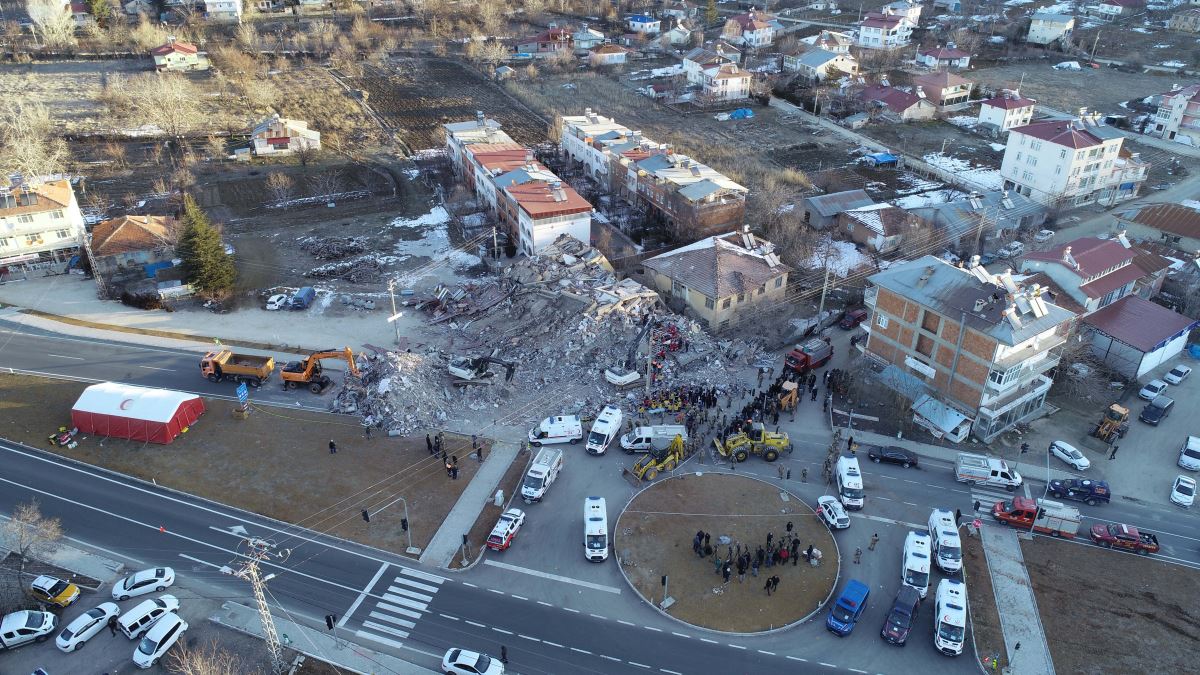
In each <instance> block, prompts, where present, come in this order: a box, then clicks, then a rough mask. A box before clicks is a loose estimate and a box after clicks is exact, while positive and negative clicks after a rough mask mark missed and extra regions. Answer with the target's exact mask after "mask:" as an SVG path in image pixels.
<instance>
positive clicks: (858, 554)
mask: <svg viewBox="0 0 1200 675" xmlns="http://www.w3.org/2000/svg"><path fill="white" fill-rule="evenodd" d="M860 562H862V549H861V548H856V549H854V564H855V565H857V564H859V563H860Z"/></svg>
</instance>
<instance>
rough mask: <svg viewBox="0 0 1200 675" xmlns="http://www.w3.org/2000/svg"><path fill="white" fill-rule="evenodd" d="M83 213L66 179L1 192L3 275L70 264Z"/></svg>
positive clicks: (0, 261)
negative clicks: (25, 269)
mask: <svg viewBox="0 0 1200 675" xmlns="http://www.w3.org/2000/svg"><path fill="white" fill-rule="evenodd" d="M83 232H84V221H83V212H82V211H81V210H80V209H79V202H77V201H76V200H75V190H74V189H73V188H72V187H71V183H70V182H69V181H67V180H65V179H57V180H48V181H42V180H37V181H27V180H23V179H21V178H20V177H18V178H17V179H16V181H15V183H14V184H13V185H11V186H9V187H6V188H0V273H2V272H4V270H5V268H21V267H22V266H24V267H26V268H28V267H36V266H39V265H42V264H44V263H61V262H66V261H67V260H68V259H69V258H70V257H71V256H72V255H74V254H75V253H76V251H77V249H78V248H79V245H80V243H81V241H82V237H83Z"/></svg>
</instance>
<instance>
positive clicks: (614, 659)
mask: <svg viewBox="0 0 1200 675" xmlns="http://www.w3.org/2000/svg"><path fill="white" fill-rule="evenodd" d="M597 656H599V657H600V658H602V659H608V660H609V661H616V662H617V663H620V662H621V659H618V658H617V657H615V656H608V655H606V654H597Z"/></svg>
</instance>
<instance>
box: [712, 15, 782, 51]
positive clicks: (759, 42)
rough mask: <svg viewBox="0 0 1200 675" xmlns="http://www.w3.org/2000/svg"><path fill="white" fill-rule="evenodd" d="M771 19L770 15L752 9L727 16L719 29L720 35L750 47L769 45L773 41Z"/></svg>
mask: <svg viewBox="0 0 1200 675" xmlns="http://www.w3.org/2000/svg"><path fill="white" fill-rule="evenodd" d="M771 20H772V17H770V16H767V15H766V14H760V13H758V12H754V11H751V12H748V13H746V14H738V15H736V16H732V17H729V19H727V20H726V21H725V26H724V27H723V28H722V29H721V37H723V38H725V39H726V40H729V41H730V42H732V43H734V44H739V45H742V46H743V47H749V48H751V49H762V48H764V47H770V46H771V43H772V42H774V41H775V27H774V26H772V25H771V23H770V22H771Z"/></svg>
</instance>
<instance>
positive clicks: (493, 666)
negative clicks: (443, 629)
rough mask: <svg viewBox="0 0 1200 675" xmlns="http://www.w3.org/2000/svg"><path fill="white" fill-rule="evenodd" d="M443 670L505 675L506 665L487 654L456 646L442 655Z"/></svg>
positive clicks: (458, 673) (451, 674)
mask: <svg viewBox="0 0 1200 675" xmlns="http://www.w3.org/2000/svg"><path fill="white" fill-rule="evenodd" d="M442 672H444V673H446V675H503V673H504V665H503V664H502V663H500V661H499V660H497V659H493V658H492V657H490V656H488V655H487V654H480V653H479V652H469V651H467V650H465V649H458V648H457V647H455V648H454V649H451V650H449V651H447V652H446V655H445V656H443V657H442Z"/></svg>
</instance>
